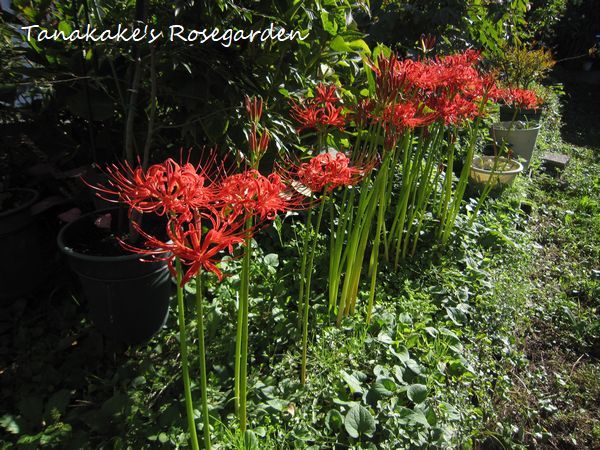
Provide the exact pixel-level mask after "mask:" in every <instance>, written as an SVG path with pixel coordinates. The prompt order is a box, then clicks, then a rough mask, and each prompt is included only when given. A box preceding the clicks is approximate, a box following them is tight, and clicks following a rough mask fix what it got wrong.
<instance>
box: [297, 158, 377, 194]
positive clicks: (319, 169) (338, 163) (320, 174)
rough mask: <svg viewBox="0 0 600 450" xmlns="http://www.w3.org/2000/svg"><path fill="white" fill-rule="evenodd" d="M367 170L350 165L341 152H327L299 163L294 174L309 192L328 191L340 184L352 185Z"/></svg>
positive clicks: (360, 178) (367, 170) (366, 168)
mask: <svg viewBox="0 0 600 450" xmlns="http://www.w3.org/2000/svg"><path fill="white" fill-rule="evenodd" d="M369 170H370V168H369V167H364V168H359V167H351V166H350V159H349V158H348V157H347V156H346V155H344V154H343V153H342V152H337V153H335V154H334V153H329V152H327V153H321V154H320V155H317V156H315V157H313V158H311V159H310V160H309V161H308V162H305V163H302V164H300V166H299V167H298V168H297V171H296V176H297V178H298V181H299V182H300V183H301V184H302V185H303V186H306V187H307V188H308V189H310V191H311V192H313V193H316V192H321V191H324V192H325V193H329V192H331V191H332V190H334V189H336V188H338V187H340V186H354V185H355V184H357V183H358V182H359V181H360V180H362V179H363V178H364V177H365V175H366V174H367V173H368V172H369Z"/></svg>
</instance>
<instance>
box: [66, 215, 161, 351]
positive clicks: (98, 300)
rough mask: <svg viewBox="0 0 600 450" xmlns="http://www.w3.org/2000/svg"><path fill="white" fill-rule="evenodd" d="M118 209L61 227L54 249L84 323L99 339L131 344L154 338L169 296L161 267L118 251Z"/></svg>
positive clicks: (159, 263)
mask: <svg viewBox="0 0 600 450" xmlns="http://www.w3.org/2000/svg"><path fill="white" fill-rule="evenodd" d="M120 214H122V212H121V211H120V210H119V209H108V210H102V211H95V212H92V213H89V214H85V215H83V216H81V217H79V218H78V219H76V220H74V221H73V222H71V223H68V224H67V225H66V226H64V227H63V228H62V229H61V231H60V233H59V234H58V238H57V243H58V247H59V248H60V250H61V251H62V252H63V253H64V254H65V255H66V256H67V260H68V263H69V266H70V267H71V269H72V270H73V271H74V272H75V273H76V274H77V276H78V277H79V280H80V282H81V287H82V290H83V294H84V296H85V298H86V299H87V301H88V302H89V308H90V317H91V319H92V321H93V323H94V324H95V325H96V327H98V329H99V330H100V331H102V332H103V333H104V334H105V335H107V336H109V337H111V338H114V339H117V340H120V341H123V342H127V343H131V344H136V343H140V342H144V341H146V340H148V339H150V337H152V336H153V335H154V334H155V333H156V332H158V331H159V330H160V329H161V328H162V326H163V325H164V324H165V322H166V320H167V317H168V314H169V299H170V295H171V290H172V284H171V278H170V276H169V271H168V268H167V264H166V262H165V261H163V260H160V259H157V260H156V261H154V262H140V257H139V255H136V254H131V253H129V252H127V251H125V250H123V249H122V248H121V246H120V245H119V241H120V240H121V239H127V238H126V237H124V236H123V235H122V234H121V233H120V231H119V215H120Z"/></svg>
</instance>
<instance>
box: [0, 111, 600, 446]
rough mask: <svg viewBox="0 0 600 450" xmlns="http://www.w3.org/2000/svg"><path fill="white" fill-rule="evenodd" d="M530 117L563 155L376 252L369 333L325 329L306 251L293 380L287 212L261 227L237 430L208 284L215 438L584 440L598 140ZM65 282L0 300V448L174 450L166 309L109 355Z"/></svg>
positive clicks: (587, 442) (320, 442)
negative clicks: (303, 339) (143, 340)
mask: <svg viewBox="0 0 600 450" xmlns="http://www.w3.org/2000/svg"><path fill="white" fill-rule="evenodd" d="M567 119H569V117H567ZM550 125H551V124H549V126H548V127H547V129H546V131H545V134H544V136H543V138H542V139H541V141H540V146H539V148H538V154H541V153H543V152H544V151H550V150H552V151H560V152H563V153H567V154H569V155H571V156H572V161H571V163H570V165H569V166H568V167H567V169H566V171H565V172H564V173H562V174H558V175H551V174H548V173H546V171H545V170H543V169H542V168H541V167H540V165H539V161H537V162H534V164H533V169H532V171H531V174H530V176H529V177H526V176H523V177H521V178H520V179H519V180H518V183H517V184H516V185H515V186H513V187H512V188H511V189H510V190H508V191H505V192H504V193H503V194H502V195H500V196H498V197H496V198H492V199H490V200H489V201H488V202H487V204H486V207H485V208H484V209H483V210H482V211H481V212H480V214H479V216H478V218H477V219H476V220H474V221H473V223H472V224H471V223H470V220H469V219H470V217H469V216H468V215H463V216H460V218H459V220H460V221H461V222H460V223H459V224H458V226H457V227H456V232H455V234H454V236H453V241H452V245H450V246H448V247H447V248H446V249H445V250H441V249H438V248H436V247H432V246H428V245H424V246H423V249H422V250H421V251H420V252H418V254H417V256H416V257H415V258H413V259H411V260H408V261H406V262H405V263H404V264H403V266H402V268H401V270H400V271H397V272H395V271H393V270H392V269H391V268H389V267H386V266H385V265H382V266H381V267H380V271H381V276H380V279H379V285H378V289H377V295H376V298H377V303H376V307H375V311H374V315H373V319H372V321H371V324H370V325H369V326H367V325H365V321H364V320H363V318H362V317H361V315H362V312H359V314H358V315H357V317H354V318H349V319H347V321H346V322H344V323H343V324H342V326H341V327H340V328H336V327H335V326H334V319H330V317H329V314H328V311H327V306H326V305H327V301H326V299H325V297H324V295H323V293H324V292H325V290H324V289H323V287H324V286H325V282H326V279H327V272H326V267H325V266H326V259H322V260H318V261H317V264H316V274H315V279H314V283H313V285H314V286H315V289H314V294H313V296H312V298H311V304H312V308H313V311H312V314H311V317H312V318H313V320H314V322H315V323H314V324H313V326H311V328H310V329H311V330H314V331H315V332H314V334H313V335H312V336H311V339H310V348H309V360H308V367H309V375H308V381H307V384H306V386H305V387H301V385H300V382H299V361H300V353H299V352H300V334H299V332H298V317H297V306H296V303H295V299H296V297H297V295H296V292H295V286H296V285H297V279H296V277H297V271H298V258H297V254H298V253H297V252H298V249H297V245H298V241H299V240H298V239H297V237H299V236H297V235H296V234H295V233H301V232H302V227H301V225H300V223H301V222H302V220H300V219H301V217H299V216H289V217H287V218H285V219H284V220H285V221H288V222H290V224H291V225H292V226H291V227H284V228H283V229H286V230H292V232H291V233H290V234H289V235H285V236H281V235H279V234H278V232H277V230H278V229H281V228H278V227H275V228H274V229H272V230H270V231H269V233H268V234H267V237H265V238H264V239H262V240H261V241H260V242H259V246H258V248H257V251H256V255H257V256H256V258H255V262H254V264H253V267H252V270H253V272H254V273H253V279H254V280H256V282H255V284H254V286H253V291H252V300H251V308H250V313H251V315H250V334H251V338H250V345H251V347H250V354H251V358H250V374H249V406H248V410H249V428H250V429H251V431H250V432H247V433H246V434H245V435H239V434H236V432H234V431H232V430H234V429H235V428H234V425H235V414H234V412H233V398H232V392H231V390H232V389H230V388H232V387H233V384H232V383H233V380H232V377H233V367H232V366H231V364H230V363H229V361H231V358H230V355H231V354H232V353H233V352H234V350H235V339H234V336H235V311H236V293H237V287H238V284H239V279H238V278H237V277H236V276H234V277H230V278H228V279H226V281H224V282H223V283H220V284H217V283H216V281H215V280H212V281H210V282H209V283H208V295H207V296H208V303H209V306H208V308H207V312H206V317H207V343H208V350H207V351H208V367H209V372H210V379H209V404H210V408H211V411H210V413H211V416H213V418H214V419H215V420H214V423H215V429H214V430H213V435H214V442H217V443H219V448H244V447H245V448H259V449H268V448H274V449H279V448H314V449H321V448H340V449H341V448H356V449H358V448H381V449H398V448H452V449H454V448H464V449H468V448H486V449H487V448H492V449H494V448H574V449H575V448H598V447H600V412H599V411H600V381H599V380H600V376H599V375H600V368H599V367H600V366H599V365H598V358H600V344H599V335H600V320H599V319H598V307H599V305H598V301H599V300H598V299H599V298H600V295H599V277H600V272H599V270H600V267H599V263H598V261H600V250H599V243H598V236H600V206H599V204H600V203H599V202H600V195H599V191H600V179H599V175H598V174H599V173H600V163H599V161H598V154H597V151H598V149H597V147H596V148H592V147H578V146H574V145H571V144H568V143H566V142H563V141H561V140H560V137H559V136H558V133H557V132H556V130H557V128H556V127H557V126H558V124H554V125H553V126H550ZM472 209H473V208H471V210H472ZM324 243H325V242H324V241H323V242H321V244H322V247H321V249H320V252H321V255H323V253H324V252H325V246H324ZM240 263H241V261H236V260H233V261H230V262H228V264H230V265H238V264H240ZM233 273H235V271H233ZM70 285H71V284H70V283H69V280H64V282H63V283H62V284H60V286H59V287H58V288H56V289H55V290H53V291H52V292H50V293H47V294H45V295H43V296H40V297H39V298H37V299H22V300H19V301H16V302H14V303H13V304H11V305H9V306H6V307H5V308H4V310H5V313H6V314H4V315H3V317H5V318H6V319H3V321H2V322H1V324H0V326H1V328H0V332H1V333H2V337H3V338H2V343H1V344H0V355H1V356H2V360H3V361H4V362H3V364H2V369H1V372H0V389H1V391H0V396H1V398H2V405H3V408H2V409H3V411H2V413H1V414H2V417H1V419H0V426H1V429H0V433H1V434H0V439H1V440H2V443H3V444H2V445H1V448H14V447H15V444H16V445H17V448H40V447H52V446H54V447H56V448H132V449H138V448H174V447H186V446H187V445H188V444H187V438H186V433H185V419H184V418H185V410H184V406H183V393H182V381H181V378H180V368H179V365H180V356H179V354H178V343H177V338H178V335H177V333H176V326H175V318H174V317H171V318H170V319H169V324H168V327H167V328H166V329H165V330H164V331H163V332H162V333H161V334H160V335H158V336H157V337H155V338H154V339H153V340H152V341H150V342H149V343H148V344H147V345H145V346H141V347H131V348H126V347H124V346H121V345H119V344H117V343H113V342H110V341H107V340H104V339H103V338H102V337H101V336H100V335H99V334H98V333H97V332H96V331H95V330H94V329H93V327H91V325H90V324H89V323H88V322H87V321H86V320H85V319H83V317H84V315H83V313H84V311H85V305H82V304H80V303H79V293H78V292H77V291H76V290H73V289H72V288H70V287H69V286H70ZM189 289H190V291H193V285H192V286H190V288H189ZM362 295H366V293H365V294H362ZM259 299H260V300H261V301H259ZM190 303H192V302H190ZM359 303H360V302H359ZM190 307H192V306H191V305H190ZM192 364H193V370H195V371H197V370H198V369H197V368H198V364H197V361H192ZM196 381H198V380H197V379H196ZM194 394H195V395H196V397H197V398H199V383H197V384H196V385H195V386H194ZM198 415H199V412H198ZM197 422H198V423H199V426H201V425H200V421H197ZM223 423H227V426H226V425H224V424H223Z"/></svg>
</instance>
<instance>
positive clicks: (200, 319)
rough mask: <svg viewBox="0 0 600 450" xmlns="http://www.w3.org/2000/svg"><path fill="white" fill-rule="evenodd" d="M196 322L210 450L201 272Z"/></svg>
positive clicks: (207, 437) (205, 424) (198, 283)
mask: <svg viewBox="0 0 600 450" xmlns="http://www.w3.org/2000/svg"><path fill="white" fill-rule="evenodd" d="M196 321H197V322H198V347H199V349H200V392H201V394H202V422H203V424H204V448H206V449H207V450H210V448H211V443H210V421H209V417H208V396H207V391H206V349H205V347H204V305H203V298H202V272H201V270H199V271H198V273H197V274H196Z"/></svg>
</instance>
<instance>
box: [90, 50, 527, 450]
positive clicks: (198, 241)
mask: <svg viewBox="0 0 600 450" xmlns="http://www.w3.org/2000/svg"><path fill="white" fill-rule="evenodd" d="M479 60H480V55H479V54H478V53H477V52H475V51H471V50H469V51H466V52H464V53H460V54H457V55H451V56H445V57H439V58H433V59H422V60H419V61H413V60H400V59H398V58H396V57H395V56H394V55H390V56H383V54H382V55H380V56H379V58H377V60H376V62H371V63H369V64H368V65H367V67H366V70H365V77H366V81H367V87H366V92H368V95H366V94H364V95H361V96H358V97H356V96H353V95H352V94H351V93H349V92H346V91H344V93H345V95H346V98H342V97H341V96H340V93H339V90H338V88H336V86H334V85H324V84H319V85H318V86H316V88H315V92H314V95H313V96H311V97H309V98H306V99H304V100H302V101H300V102H299V103H295V102H294V103H293V104H292V108H291V116H292V118H293V119H295V120H296V121H297V122H298V131H299V132H300V133H301V137H302V138H303V139H305V140H308V146H309V147H312V148H313V154H312V157H310V159H308V160H306V161H297V159H294V158H287V159H286V161H288V163H280V164H278V165H277V166H276V167H277V169H276V171H274V172H273V173H271V174H269V175H263V174H261V173H260V172H259V171H258V165H259V162H260V160H261V158H262V156H263V155H264V154H265V152H267V150H268V146H269V141H270V133H269V131H268V130H267V129H266V128H265V127H264V126H263V125H262V124H261V117H262V108H263V104H262V101H261V100H259V99H256V98H254V99H250V98H246V103H245V105H246V110H247V113H248V117H249V121H250V133H249V144H248V145H249V152H248V155H247V158H246V163H245V165H244V166H243V167H242V168H241V171H239V172H237V173H230V172H231V171H230V170H228V169H226V168H225V164H223V163H220V164H217V163H216V161H215V159H216V158H215V156H214V155H213V156H212V157H210V158H208V159H207V160H205V161H204V163H202V164H200V165H198V166H194V165H193V164H191V163H190V162H180V163H178V162H176V161H174V160H173V159H167V160H166V161H164V162H163V163H160V164H155V165H152V166H150V167H148V168H147V169H143V168H141V167H136V168H132V167H131V166H130V165H129V164H123V165H120V166H117V165H112V166H110V167H108V168H107V170H106V172H107V174H108V176H109V181H108V183H107V184H106V185H104V186H98V187H97V188H96V189H98V191H99V194H100V195H101V196H103V197H105V198H108V199H112V200H115V201H118V202H121V203H123V204H126V205H127V206H128V207H129V208H130V211H132V212H137V213H154V214H158V215H163V216H166V217H167V219H168V224H167V226H166V230H165V235H164V236H163V237H161V236H153V235H150V234H148V233H147V232H146V231H144V230H143V227H142V226H140V225H136V224H135V222H134V228H135V230H136V232H137V233H138V234H139V235H140V236H141V237H143V238H144V241H145V242H144V244H143V245H137V246H134V245H133V244H131V243H128V242H124V241H122V245H123V247H124V248H126V249H127V250H130V251H133V252H137V253H140V254H143V255H146V256H147V257H152V258H161V259H164V260H166V261H168V264H169V268H170V270H171V271H172V273H173V274H174V275H175V276H176V278H177V281H178V305H179V326H180V333H181V339H180V344H181V346H182V359H183V372H184V374H183V375H184V387H185V398H186V407H187V412H188V421H189V429H190V435H191V439H192V444H193V447H194V448H198V440H197V436H196V431H195V430H196V427H195V424H194V417H193V408H192V398H191V389H190V380H189V367H188V365H187V364H188V363H187V344H186V335H185V317H184V316H183V314H184V308H183V290H182V286H183V285H184V284H185V283H187V282H188V281H190V280H191V279H192V278H193V277H196V295H197V312H198V324H199V339H198V340H199V345H200V353H201V357H200V359H201V374H200V376H201V383H202V384H201V388H202V389H201V390H202V404H203V405H202V406H203V408H202V416H203V421H204V445H205V446H206V447H207V448H209V447H210V424H209V421H208V408H207V399H206V367H205V365H204V358H205V355H204V332H203V328H202V327H203V325H202V323H203V319H202V278H201V275H202V272H203V271H208V272H212V273H214V274H215V275H216V276H217V277H218V278H219V279H221V278H222V277H223V274H222V272H221V270H220V269H219V267H218V265H219V262H220V260H221V259H222V257H223V256H224V254H227V253H229V254H233V252H234V249H235V248H236V247H238V246H241V247H243V248H244V256H243V263H242V272H241V276H240V280H241V287H240V292H239V294H240V295H239V303H238V321H237V325H238V329H237V337H236V354H235V381H234V382H235V386H234V392H235V396H234V398H235V405H236V411H237V412H238V417H239V421H240V427H241V429H242V430H245V427H246V374H247V350H248V295H249V284H250V280H249V277H250V275H249V272H250V271H249V267H250V258H251V253H252V246H251V245H250V242H251V238H252V236H253V235H254V234H255V233H256V232H257V231H258V230H260V229H261V228H262V226H263V225H264V224H265V223H268V222H269V221H272V220H274V219H275V218H276V216H277V215H278V214H281V213H285V212H287V211H291V210H299V209H306V210H308V213H307V214H306V218H307V221H306V230H307V233H306V234H305V236H306V237H305V240H304V246H303V249H302V254H301V269H300V289H299V291H300V294H299V299H298V309H299V317H300V318H301V323H302V334H303V355H302V370H301V380H302V383H304V382H305V380H306V351H307V336H308V312H309V297H310V291H311V282H310V279H311V275H312V272H313V262H314V256H315V246H316V241H317V235H318V233H319V229H320V225H321V219H322V217H323V211H324V208H325V207H326V206H327V205H329V207H330V208H331V216H330V217H331V220H330V222H329V226H330V232H331V237H330V241H329V243H330V251H329V258H330V264H329V269H330V270H329V283H328V284H329V286H328V288H329V307H330V311H331V312H332V313H334V314H336V315H337V318H338V323H339V322H340V320H341V319H342V318H343V317H344V316H345V315H348V314H350V313H352V312H353V311H354V309H355V306H356V297H357V292H358V287H359V280H360V277H361V271H362V269H363V265H364V261H365V257H366V251H367V248H369V247H370V251H371V255H370V259H369V261H370V262H369V274H370V291H369V301H368V310H367V320H369V319H370V316H371V310H372V307H373V302H374V293H375V286H376V283H375V280H376V274H377V264H378V262H379V259H380V258H379V252H380V247H382V248H383V250H384V255H383V256H384V258H383V259H384V260H389V258H390V255H391V254H392V252H394V251H395V260H394V261H395V264H396V265H397V264H398V261H399V259H403V258H404V257H406V255H407V254H408V252H409V250H410V249H411V248H412V253H414V249H415V248H416V244H417V242H418V240H419V239H421V238H422V236H423V226H424V221H425V218H426V217H427V215H429V216H431V217H432V218H433V220H430V222H431V223H433V224H434V228H435V230H434V231H433V232H432V233H431V234H430V236H432V237H434V238H437V239H438V240H439V241H440V242H442V243H445V242H447V240H448V238H449V236H450V233H451V231H452V228H453V227H454V223H455V220H456V217H457V214H458V212H459V208H460V206H461V202H462V198H463V195H464V192H465V187H466V183H467V177H468V172H469V167H470V163H471V160H472V158H473V152H474V148H475V142H476V139H477V137H478V136H479V135H480V134H481V133H480V132H481V130H482V128H483V127H482V122H481V119H482V117H484V116H485V115H486V114H487V113H488V109H489V108H488V106H489V105H490V104H491V103H493V102H496V101H499V100H502V101H504V102H505V103H509V104H513V105H515V106H517V107H519V108H531V107H536V106H537V105H538V103H539V99H538V98H537V97H536V96H535V94H534V93H532V92H530V91H524V90H518V89H500V88H499V87H498V86H497V84H496V80H495V78H494V76H493V75H491V74H489V73H484V72H482V71H481V70H480V69H479V67H478V64H479ZM362 92H363V93H364V92H365V90H363V91H362ZM340 136H342V137H345V138H346V139H348V138H349V141H350V142H352V144H351V145H350V147H349V148H348V149H347V151H346V152H344V151H341V150H342V149H341V146H340V145H339V142H340V139H339V137H340ZM461 140H463V141H466V144H465V147H466V160H465V164H464V167H463V169H462V171H461V173H460V176H459V177H458V180H456V179H454V178H453V171H452V166H453V162H454V158H455V149H456V148H457V145H458V143H459V142H460V141H461ZM290 160H296V162H295V163H294V164H291V163H289V161H290ZM398 182H399V183H398ZM358 184H361V187H360V189H356V188H351V187H352V186H356V185H358ZM398 186H399V188H398ZM339 187H343V188H344V189H343V190H342V191H341V192H340V191H336V188H339ZM336 198H337V199H338V200H340V199H341V201H338V202H335V201H333V200H334V199H336ZM317 205H318V206H319V208H318V214H317V220H316V224H313V219H312V210H313V209H315V208H314V207H315V206H317ZM315 210H316V209H315ZM335 214H337V215H338V219H337V221H335V220H334V216H335ZM390 218H391V219H392V220H391V221H390ZM367 244H370V245H367ZM410 244H412V245H410ZM412 253H411V254H412Z"/></svg>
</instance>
